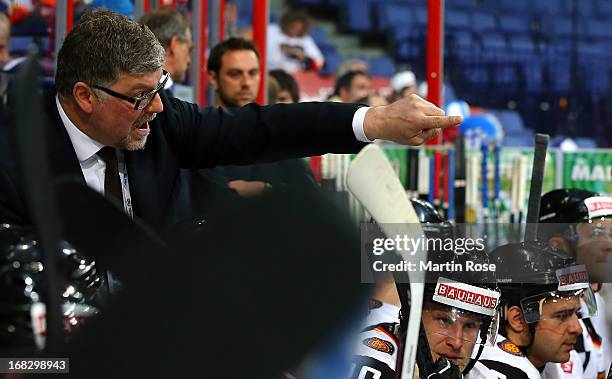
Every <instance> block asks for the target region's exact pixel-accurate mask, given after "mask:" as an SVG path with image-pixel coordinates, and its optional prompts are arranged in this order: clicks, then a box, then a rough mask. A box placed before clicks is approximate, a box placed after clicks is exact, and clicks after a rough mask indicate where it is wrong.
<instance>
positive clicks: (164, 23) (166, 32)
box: [140, 8, 189, 47]
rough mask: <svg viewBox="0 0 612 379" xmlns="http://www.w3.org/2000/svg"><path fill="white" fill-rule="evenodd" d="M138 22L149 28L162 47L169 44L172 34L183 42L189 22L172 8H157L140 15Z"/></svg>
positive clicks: (185, 38)
mask: <svg viewBox="0 0 612 379" xmlns="http://www.w3.org/2000/svg"><path fill="white" fill-rule="evenodd" d="M140 22H141V23H143V24H145V25H146V26H148V27H149V29H151V31H152V32H153V34H155V37H157V39H158V40H159V42H160V43H161V44H162V46H163V47H167V46H169V45H170V42H171V41H172V37H174V36H176V37H177V38H178V39H180V40H181V41H183V42H185V41H186V40H187V31H188V30H189V24H188V23H187V20H185V17H183V15H182V14H181V13H180V12H179V11H177V10H176V9H174V8H159V9H157V10H155V11H153V12H150V13H147V14H145V15H144V16H142V18H141V19H140Z"/></svg>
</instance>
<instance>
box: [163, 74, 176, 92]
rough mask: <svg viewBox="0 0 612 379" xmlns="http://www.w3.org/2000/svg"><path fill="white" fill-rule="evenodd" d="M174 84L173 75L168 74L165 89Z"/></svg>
mask: <svg viewBox="0 0 612 379" xmlns="http://www.w3.org/2000/svg"><path fill="white" fill-rule="evenodd" d="M173 85H174V80H172V76H170V75H168V81H167V82H166V85H165V86H164V89H168V88H170V87H172V86H173Z"/></svg>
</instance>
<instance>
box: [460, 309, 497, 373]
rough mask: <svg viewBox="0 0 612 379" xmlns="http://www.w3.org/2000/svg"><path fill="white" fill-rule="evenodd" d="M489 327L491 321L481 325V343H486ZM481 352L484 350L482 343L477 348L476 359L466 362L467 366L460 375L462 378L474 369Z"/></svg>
mask: <svg viewBox="0 0 612 379" xmlns="http://www.w3.org/2000/svg"><path fill="white" fill-rule="evenodd" d="M490 327H491V321H489V322H487V323H485V324H483V326H482V328H481V329H480V334H481V335H480V338H482V340H483V341H486V339H487V331H488V330H489V328H490ZM483 350H484V343H482V344H480V345H479V346H478V352H477V353H476V357H475V358H470V361H469V362H468V364H467V366H465V368H464V369H463V371H462V373H463V375H464V376H465V375H467V374H468V373H469V372H470V370H471V369H472V368H473V367H474V365H475V364H476V362H478V359H479V358H480V355H481V354H482V351H483Z"/></svg>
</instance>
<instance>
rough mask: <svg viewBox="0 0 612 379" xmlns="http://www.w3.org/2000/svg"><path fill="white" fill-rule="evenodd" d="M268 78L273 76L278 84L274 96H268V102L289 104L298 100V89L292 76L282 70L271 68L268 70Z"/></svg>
mask: <svg viewBox="0 0 612 379" xmlns="http://www.w3.org/2000/svg"><path fill="white" fill-rule="evenodd" d="M269 78H274V79H275V80H276V83H277V84H278V86H279V88H278V93H277V94H276V97H274V98H273V97H268V100H269V103H270V104H274V103H277V104H278V103H282V104H291V103H299V102H300V89H299V87H298V84H297V81H296V80H295V78H294V77H293V76H291V75H290V74H288V73H286V72H285V71H283V70H272V71H270V72H269ZM268 85H270V84H268Z"/></svg>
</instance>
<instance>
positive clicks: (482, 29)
mask: <svg viewBox="0 0 612 379" xmlns="http://www.w3.org/2000/svg"><path fill="white" fill-rule="evenodd" d="M472 26H473V27H474V31H475V32H477V33H487V32H492V31H497V22H496V21H495V15H493V14H492V13H484V12H476V13H472Z"/></svg>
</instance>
